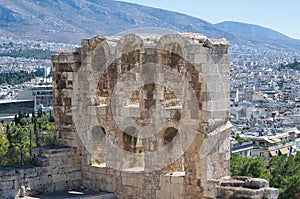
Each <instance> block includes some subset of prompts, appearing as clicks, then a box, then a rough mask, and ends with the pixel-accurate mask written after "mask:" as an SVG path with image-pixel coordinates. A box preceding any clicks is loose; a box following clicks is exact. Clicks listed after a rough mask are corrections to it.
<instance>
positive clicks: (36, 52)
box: [0, 49, 55, 59]
mask: <svg viewBox="0 0 300 199" xmlns="http://www.w3.org/2000/svg"><path fill="white" fill-rule="evenodd" d="M53 54H55V52H54V51H50V50H41V49H26V50H18V51H11V52H5V53H0V56H9V57H24V58H35V59H51V55H53Z"/></svg>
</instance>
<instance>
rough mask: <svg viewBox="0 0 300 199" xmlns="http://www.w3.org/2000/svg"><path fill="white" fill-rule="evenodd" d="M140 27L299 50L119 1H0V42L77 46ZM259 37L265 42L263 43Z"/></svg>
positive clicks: (230, 26) (241, 26)
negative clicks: (19, 40)
mask: <svg viewBox="0 0 300 199" xmlns="http://www.w3.org/2000/svg"><path fill="white" fill-rule="evenodd" d="M146 27H153V28H165V29H171V30H174V31H178V32H194V33H201V34H204V35H206V36H207V37H224V38H226V39H228V40H229V41H230V42H231V43H232V44H245V45H252V44H253V45H272V46H274V47H275V48H285V49H289V50H298V49H299V48H300V40H297V39H292V38H289V37H287V36H284V35H283V34H281V33H278V32H276V31H273V30H271V31H270V29H267V28H263V27H261V26H257V25H251V24H245V23H239V22H222V23H218V24H212V23H210V22H208V21H205V20H202V19H198V18H196V17H192V16H189V15H186V14H182V13H178V12H172V11H167V10H163V9H160V8H151V7H147V6H142V5H138V4H132V3H127V2H121V1H113V0H0V36H13V37H19V38H25V39H33V38H34V39H39V40H48V41H57V42H67V43H69V42H76V43H79V42H80V41H81V39H82V38H88V37H93V36H95V35H99V34H100V35H114V34H117V33H120V32H124V31H128V30H132V29H136V28H146ZM266 29H267V30H268V31H269V32H268V31H267V30H266ZM266 31H267V33H268V34H265V32H266ZM272 31H273V32H272ZM253 32H254V33H255V35H256V38H253ZM259 33H261V34H259ZM274 34H275V36H274ZM277 34H281V36H279V35H277ZM265 35H269V37H265V38H263V36H265ZM272 35H273V36H272ZM273 37H274V38H273Z"/></svg>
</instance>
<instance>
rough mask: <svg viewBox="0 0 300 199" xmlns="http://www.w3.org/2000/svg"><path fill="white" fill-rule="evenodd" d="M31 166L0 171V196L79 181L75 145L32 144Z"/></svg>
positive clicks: (70, 185) (50, 189)
mask: <svg viewBox="0 0 300 199" xmlns="http://www.w3.org/2000/svg"><path fill="white" fill-rule="evenodd" d="M33 153H34V154H35V165H36V166H35V167H30V168H25V169H24V168H18V169H6V170H1V171H0V198H1V199H3V198H16V197H23V196H28V195H29V194H39V193H47V192H54V191H57V190H65V189H70V188H77V187H79V186H80V185H81V182H82V181H81V158H78V157H79V156H80V154H81V152H80V151H79V150H78V149H76V148H69V147H67V148H65V147H62V148H55V149H46V148H36V149H34V151H33Z"/></svg>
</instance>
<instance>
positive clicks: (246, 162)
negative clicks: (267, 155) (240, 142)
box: [230, 152, 300, 199]
mask: <svg viewBox="0 0 300 199" xmlns="http://www.w3.org/2000/svg"><path fill="white" fill-rule="evenodd" d="M230 172H231V175H232V176H249V177H258V178H264V179H266V180H269V182H270V186H271V187H276V188H279V193H280V195H279V198H282V199H292V198H300V152H298V153H297V155H296V156H289V157H287V156H277V157H273V158H272V159H271V160H270V161H265V160H263V159H262V158H260V157H251V158H248V157H244V156H242V155H240V154H238V155H233V154H232V155H231V167H230Z"/></svg>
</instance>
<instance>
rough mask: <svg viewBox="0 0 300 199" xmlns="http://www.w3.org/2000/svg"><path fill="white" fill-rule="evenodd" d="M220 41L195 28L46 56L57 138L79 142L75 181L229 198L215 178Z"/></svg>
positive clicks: (224, 133)
mask: <svg viewBox="0 0 300 199" xmlns="http://www.w3.org/2000/svg"><path fill="white" fill-rule="evenodd" d="M228 47H229V45H228V43H227V41H226V40H225V39H208V38H206V37H205V36H203V35H199V34H189V33H182V34H168V35H164V36H161V35H137V34H129V35H125V36H122V37H119V36H116V37H102V36H101V37H100V36H97V37H94V38H91V39H84V40H82V47H81V48H79V49H77V50H75V51H73V52H67V53H61V54H59V55H56V56H53V58H52V62H53V66H54V70H53V77H54V87H53V88H54V95H55V98H56V105H55V116H56V122H57V126H58V129H57V130H58V131H57V132H58V134H57V141H58V143H60V144H63V145H66V146H70V147H79V148H80V149H81V148H82V150H83V153H82V154H83V155H82V162H81V164H82V167H81V168H82V182H83V184H84V185H85V186H87V187H89V188H92V189H95V188H98V189H101V190H103V191H108V192H113V193H115V195H116V197H117V198H120V199H122V198H163V199H165V198H193V199H194V198H217V197H220V198H223V196H224V197H225V196H226V197H225V198H232V197H234V196H235V195H234V194H235V193H236V191H237V192H239V191H240V188H239V187H235V186H232V187H231V188H228V187H230V186H223V185H224V183H223V184H222V182H223V180H222V179H225V180H226V181H228V179H229V178H228V176H229V168H230V167H229V166H230V165H229V164H230V162H229V161H230V138H229V137H230V132H231V124H230V123H229V108H230V106H229V81H230V78H229V76H230V70H229V66H230V59H229V57H230V55H229V52H228ZM225 184H226V183H225ZM242 187H243V186H242ZM243 188H245V190H246V191H245V190H243V191H242V192H243V193H244V194H245V195H247V193H250V194H248V195H247V197H248V196H249V198H260V197H261V196H262V195H259V194H258V195H257V194H256V195H255V194H254V192H251V191H250V189H249V187H243ZM228 189H229V190H230V191H227V190H228ZM248 189H249V192H247V191H248ZM258 189H260V192H262V193H269V192H268V188H267V186H263V187H259V188H258ZM265 190H266V191H265ZM271 191H273V192H272V193H273V195H276V190H275V191H274V190H271ZM240 192H241V191H240ZM251 193H252V194H254V195H252V196H250V195H251ZM247 197H246V198H247ZM263 197H265V195H264V196H263Z"/></svg>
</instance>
